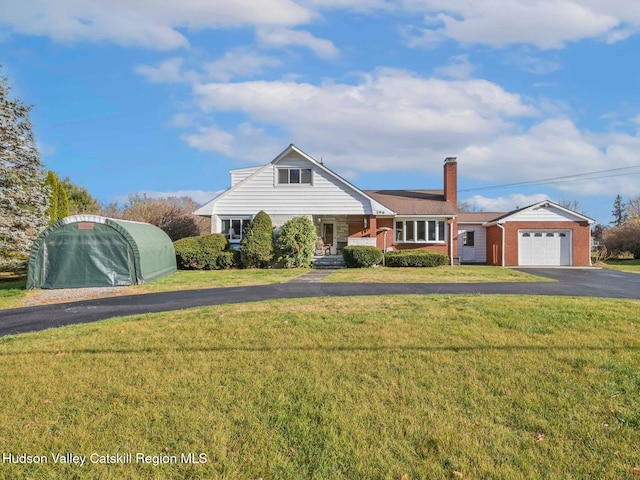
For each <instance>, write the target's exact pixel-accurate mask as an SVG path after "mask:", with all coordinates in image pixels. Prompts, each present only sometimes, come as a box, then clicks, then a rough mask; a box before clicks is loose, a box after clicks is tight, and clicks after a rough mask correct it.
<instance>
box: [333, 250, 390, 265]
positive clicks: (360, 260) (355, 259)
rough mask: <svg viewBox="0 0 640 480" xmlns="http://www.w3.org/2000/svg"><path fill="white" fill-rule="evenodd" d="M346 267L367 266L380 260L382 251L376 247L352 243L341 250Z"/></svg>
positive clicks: (376, 263)
mask: <svg viewBox="0 0 640 480" xmlns="http://www.w3.org/2000/svg"><path fill="white" fill-rule="evenodd" d="M342 257H343V258H344V262H345V263H346V264H347V267H348V268H368V267H373V266H374V265H378V264H379V263H380V262H382V252H381V251H380V250H378V249H377V248H376V247H368V246H360V245H353V246H350V247H345V248H344V250H342Z"/></svg>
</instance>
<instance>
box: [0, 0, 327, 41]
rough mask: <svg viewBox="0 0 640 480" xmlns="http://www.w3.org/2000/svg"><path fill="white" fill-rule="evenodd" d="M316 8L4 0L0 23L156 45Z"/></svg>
mask: <svg viewBox="0 0 640 480" xmlns="http://www.w3.org/2000/svg"><path fill="white" fill-rule="evenodd" d="M314 15H315V13H314V12H313V11H312V10H310V9H308V8H305V7H303V6H301V5H299V4H298V3H296V2H295V1H293V0H261V1H259V2H256V1H254V0H234V1H233V2H218V1H209V2H206V1H202V0H164V1H163V2H162V5H161V6H158V4H157V3H155V2H149V1H146V0H127V1H124V0H82V1H78V0H56V1H55V2H51V1H48V0H21V1H20V2H12V1H9V2H3V5H2V16H1V17H0V24H4V25H7V26H9V27H10V28H11V29H12V30H13V31H15V32H17V33H22V34H30V35H44V36H48V37H51V38H52V39H54V40H56V41H60V42H79V41H92V42H102V41H108V42H113V43H116V44H119V45H125V46H128V45H137V46H143V47H147V48H152V49H158V50H168V49H174V48H179V47H184V46H186V45H188V44H189V41H188V40H187V37H186V36H185V35H184V34H183V33H181V31H180V30H182V29H207V28H225V27H240V26H282V27H291V26H297V25H301V24H305V23H308V22H309V21H310V20H311V19H312V18H313V16H314Z"/></svg>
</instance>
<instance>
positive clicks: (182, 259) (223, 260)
mask: <svg viewBox="0 0 640 480" xmlns="http://www.w3.org/2000/svg"><path fill="white" fill-rule="evenodd" d="M173 246H174V248H175V250H176V261H177V264H178V268H179V269H182V270H222V269H226V268H232V267H234V266H236V265H237V264H238V262H237V259H236V256H235V255H234V253H233V252H228V251H225V249H226V248H227V247H228V241H227V237H225V236H224V235H223V234H221V233H213V234H211V235H204V236H202V237H188V238H182V239H180V240H176V241H175V242H173Z"/></svg>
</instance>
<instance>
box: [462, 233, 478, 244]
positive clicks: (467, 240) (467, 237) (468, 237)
mask: <svg viewBox="0 0 640 480" xmlns="http://www.w3.org/2000/svg"><path fill="white" fill-rule="evenodd" d="M462 245H464V246H465V247H475V245H476V232H473V231H467V232H464V237H463V240H462Z"/></svg>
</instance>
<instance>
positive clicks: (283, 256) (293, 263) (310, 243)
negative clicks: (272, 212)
mask: <svg viewBox="0 0 640 480" xmlns="http://www.w3.org/2000/svg"><path fill="white" fill-rule="evenodd" d="M317 237H318V234H317V232H316V227H315V226H314V225H313V222H312V221H311V220H309V218H307V217H295V218H292V219H291V220H289V221H288V222H287V223H285V224H284V225H283V226H282V228H281V229H280V235H279V236H278V240H277V242H276V246H277V249H278V256H279V260H280V261H281V262H282V264H283V265H284V266H285V267H287V268H291V267H310V266H311V260H313V253H314V252H315V249H316V239H317Z"/></svg>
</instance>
